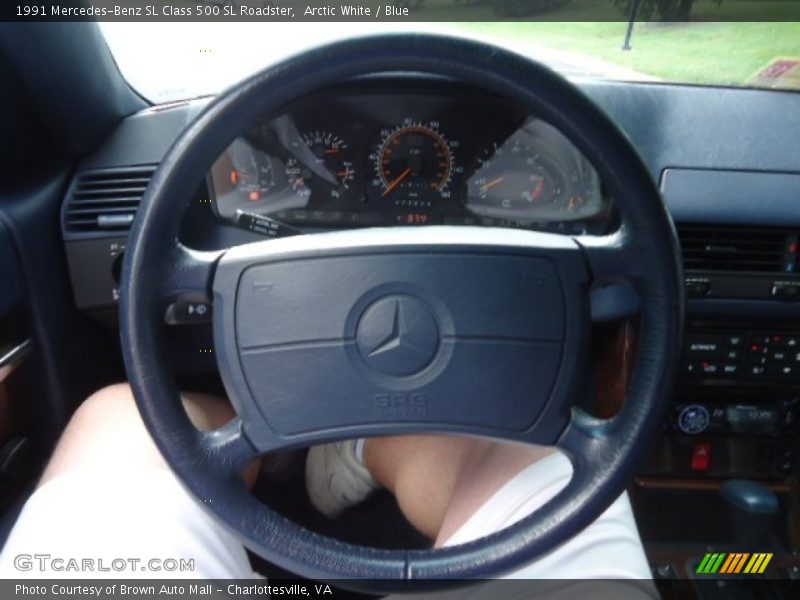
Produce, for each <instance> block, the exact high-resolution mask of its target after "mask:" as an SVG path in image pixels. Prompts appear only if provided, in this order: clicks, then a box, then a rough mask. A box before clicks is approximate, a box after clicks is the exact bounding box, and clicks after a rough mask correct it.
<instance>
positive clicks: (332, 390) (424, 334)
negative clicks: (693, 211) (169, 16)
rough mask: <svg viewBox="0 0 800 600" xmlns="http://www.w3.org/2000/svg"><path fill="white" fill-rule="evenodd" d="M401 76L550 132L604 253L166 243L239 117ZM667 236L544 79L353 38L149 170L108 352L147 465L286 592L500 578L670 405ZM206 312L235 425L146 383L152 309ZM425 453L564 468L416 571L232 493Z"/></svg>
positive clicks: (568, 531) (676, 263) (403, 43)
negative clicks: (405, 450) (268, 480)
mask: <svg viewBox="0 0 800 600" xmlns="http://www.w3.org/2000/svg"><path fill="white" fill-rule="evenodd" d="M384 73H395V74H398V73H403V74H409V73H412V74H420V75H422V76H428V77H430V76H434V77H438V78H441V79H442V81H443V82H444V83H443V85H447V84H446V81H447V80H456V81H459V82H463V83H466V84H472V85H474V86H476V87H478V88H482V89H485V90H487V91H489V92H493V93H495V94H497V95H499V96H502V97H505V98H508V99H510V100H511V101H514V102H516V103H518V104H519V105H520V106H521V107H523V108H526V109H528V111H529V112H530V114H531V115H534V116H536V117H538V118H541V119H544V120H546V121H547V122H549V123H550V124H551V125H553V126H554V127H556V128H557V129H559V130H560V131H561V132H562V133H563V134H564V135H566V136H567V138H569V139H570V140H571V141H572V142H573V143H574V144H575V145H576V146H577V148H578V149H580V150H581V151H582V152H583V154H584V155H585V156H586V158H587V159H588V160H589V161H590V162H591V163H592V164H593V165H594V167H595V168H596V170H597V172H598V173H599V175H600V177H601V179H602V180H603V181H604V183H605V185H606V186H607V189H608V191H609V192H610V193H611V195H612V196H613V198H614V200H615V203H616V208H617V210H618V211H619V214H620V222H621V225H620V227H619V228H618V229H617V230H616V231H615V232H614V233H613V234H609V235H605V236H577V237H569V236H560V235H553V234H545V233H537V232H533V231H523V230H507V229H499V228H477V227H467V226H460V227H446V226H441V227H439V226H427V227H418V228H403V227H395V228H385V229H363V230H355V231H338V232H331V233H323V234H315V235H303V236H296V237H291V238H282V239H277V240H269V241H263V242H257V243H252V244H247V245H243V246H239V247H235V248H232V249H229V250H227V251H224V252H198V251H193V250H191V249H188V248H186V247H184V246H183V245H181V244H180V243H179V242H178V241H177V233H178V229H179V224H180V223H181V219H182V215H183V213H184V211H185V209H186V207H187V205H188V203H189V201H190V199H191V191H192V190H194V189H195V188H196V186H197V184H198V181H199V180H201V179H202V177H203V176H204V174H205V173H206V172H207V171H208V169H209V168H210V166H211V164H212V163H213V161H214V160H215V159H216V158H217V157H218V156H219V155H220V154H221V153H222V152H223V151H224V150H225V148H226V147H227V146H228V145H229V144H230V143H231V142H232V141H233V139H234V138H235V137H236V136H238V135H240V134H242V133H243V132H244V131H245V130H246V128H247V127H248V126H250V125H252V124H253V123H254V122H256V120H257V119H260V118H265V117H269V116H275V115H277V114H279V113H280V111H281V110H283V109H285V108H286V107H287V106H288V105H289V103H291V102H292V101H293V100H295V99H298V98H300V97H302V96H305V95H307V94H309V93H312V92H314V91H315V90H318V89H321V88H324V87H326V86H329V85H332V84H336V83H337V82H342V81H344V80H348V79H352V78H356V77H360V76H369V75H376V74H384ZM682 281H683V279H682V274H681V266H680V260H679V250H678V244H677V240H676V236H675V231H674V227H673V224H672V221H671V219H670V217H669V215H668V213H667V211H666V209H665V206H664V204H663V202H662V200H661V198H660V196H659V193H658V191H657V189H656V187H655V185H654V182H653V180H652V178H651V176H650V175H649V173H648V171H647V169H646V167H645V165H644V164H643V162H642V160H641V159H640V157H639V155H638V154H637V153H636V151H635V150H634V148H633V147H632V145H631V143H630V142H629V141H628V139H627V138H626V137H625V135H624V134H623V133H621V131H620V130H619V129H618V128H617V127H616V126H615V125H614V124H613V123H612V122H611V121H610V120H609V118H608V117H607V116H606V115H605V114H604V113H603V112H601V111H600V110H599V109H598V108H597V107H596V106H595V105H594V104H593V103H592V102H591V101H590V100H589V99H588V98H587V97H585V96H584V95H583V94H582V93H581V92H580V91H579V90H578V89H577V88H575V87H574V86H573V85H572V84H570V83H569V82H567V81H566V80H564V79H563V78H561V77H560V76H558V75H556V74H555V73H553V72H552V71H550V70H549V69H547V68H546V67H544V66H542V65H540V64H537V63H535V62H532V61H530V60H529V59H527V58H524V57H522V56H519V55H516V54H513V53H510V52H507V51H505V50H502V49H500V48H495V47H492V46H489V45H486V44H483V43H477V42H474V41H467V40H462V39H456V38H449V37H439V36H431V35H416V34H415V35H391V36H379V37H371V38H361V39H354V40H350V41H345V42H341V43H336V44H333V45H329V46H326V47H323V48H320V49H315V50H312V51H309V52H306V53H304V54H301V55H299V56H296V57H294V58H292V59H289V60H287V61H285V62H282V63H281V64H278V65H276V66H274V67H271V68H269V69H267V70H265V71H263V72H261V73H259V74H257V75H255V76H253V77H251V78H250V79H248V80H246V81H244V82H243V83H241V84H239V85H236V86H235V87H234V88H233V89H231V90H229V91H227V92H226V93H224V94H222V95H220V96H218V97H217V98H216V99H215V100H214V101H213V102H211V103H210V104H209V105H208V107H207V108H206V109H205V110H204V111H203V112H202V113H201V114H200V115H199V116H198V117H197V118H196V120H195V121H194V122H193V123H192V124H191V125H190V126H188V127H187V129H186V130H185V131H184V132H183V133H182V135H181V136H180V137H179V138H178V139H177V141H176V142H175V143H174V144H173V146H172V147H171V149H170V150H169V152H168V154H167V156H166V157H165V158H164V160H163V162H162V163H161V165H160V166H159V168H158V170H157V172H156V173H155V175H154V177H153V179H152V181H151V183H150V186H149V188H148V191H147V193H146V195H145V197H144V199H143V201H142V204H141V207H140V209H139V211H138V214H137V216H136V219H135V221H134V223H133V227H132V229H131V232H130V240H129V243H128V249H127V252H126V255H125V262H124V267H123V271H122V296H121V302H120V316H121V334H122V347H123V350H124V358H125V365H126V368H127V372H128V375H129V377H130V382H131V385H132V387H133V392H134V395H135V397H136V401H137V404H138V406H139V409H140V411H141V414H142V416H143V418H144V421H145V424H146V425H147V428H148V429H149V431H150V433H151V434H152V436H153V438H154V440H155V442H156V444H157V445H158V447H159V449H160V451H161V452H162V454H163V455H164V457H165V458H166V460H167V461H168V463H169V465H170V466H171V468H172V469H173V470H174V471H175V473H176V474H177V476H178V477H179V478H180V479H181V480H182V481H183V482H184V484H185V485H186V486H187V487H188V489H189V490H190V491H191V492H192V493H193V494H194V496H195V497H196V498H197V500H198V501H202V503H203V506H205V507H207V508H208V509H209V510H210V511H211V513H212V514H213V515H215V516H216V517H217V519H218V520H220V521H221V522H222V523H223V524H224V525H226V526H227V527H228V528H229V529H230V530H232V531H233V532H235V533H236V534H237V535H238V536H239V537H240V538H241V540H242V541H243V542H244V543H245V545H247V546H248V547H249V548H250V549H251V550H252V551H254V552H255V553H257V554H259V555H260V556H262V557H263V558H265V559H266V560H269V561H271V562H273V563H274V564H277V565H279V566H281V567H283V568H285V569H288V570H290V571H292V572H294V573H296V574H298V575H301V576H303V577H308V578H312V579H323V580H324V579H349V580H354V579H364V580H368V581H369V583H368V584H367V583H365V585H364V587H367V588H369V589H370V591H376V592H377V591H389V590H396V589H398V588H401V587H403V586H404V585H407V584H408V582H409V581H410V580H433V579H442V578H459V579H462V578H463V579H468V578H483V577H495V576H500V575H502V574H503V573H506V572H508V571H509V570H510V569H512V568H514V567H515V566H519V565H521V564H522V563H525V562H527V561H531V560H532V559H534V558H536V557H538V556H540V555H541V554H543V553H545V552H547V551H548V550H550V549H552V548H554V547H555V546H557V545H558V544H560V543H562V542H564V541H566V540H568V539H569V538H570V537H572V536H574V535H575V534H577V533H578V532H580V531H581V530H582V529H583V528H585V527H586V526H587V525H589V524H590V523H591V522H592V521H593V520H594V519H596V518H597V517H598V516H599V515H600V514H601V513H602V512H603V511H604V510H605V509H606V508H607V507H608V506H609V505H610V504H611V503H612V502H613V501H614V499H616V498H617V497H618V496H619V494H621V493H622V491H623V490H624V488H625V485H626V484H627V483H628V481H629V480H630V478H631V477H632V476H633V474H634V470H635V468H636V466H637V464H638V463H639V460H640V458H642V455H643V453H644V452H645V450H646V448H647V445H648V442H649V441H650V439H651V437H652V436H653V435H654V433H655V431H656V430H657V428H658V426H659V425H660V422H661V419H662V417H663V414H664V412H665V409H666V407H667V405H668V402H669V400H670V391H671V387H672V382H673V379H674V377H675V375H676V371H677V361H678V353H679V347H680V342H681V340H680V337H681V334H680V332H681V330H682V324H683V289H682ZM606 282H627V283H628V284H629V285H631V286H633V287H634V289H635V290H636V291H637V293H638V295H639V298H640V303H641V313H640V320H641V321H640V339H639V346H638V357H637V360H636V365H635V368H634V372H633V374H632V378H631V383H630V386H629V389H628V393H627V398H626V400H625V403H624V406H623V407H622V409H621V410H620V412H619V413H618V414H617V415H616V416H615V417H614V418H612V419H608V420H599V419H596V418H593V417H591V416H590V415H588V414H587V413H585V412H583V411H582V410H580V409H578V408H576V407H575V405H576V404H578V403H579V401H580V400H581V398H582V396H583V395H584V394H587V393H588V392H587V391H586V386H585V385H583V383H584V382H585V378H586V375H587V372H588V370H589V360H588V346H589V343H588V342H589V336H590V325H591V317H590V302H589V293H590V288H591V287H592V286H593V285H601V284H603V283H606ZM179 298H181V299H195V300H204V301H207V302H212V304H213V330H214V351H215V353H216V358H217V362H218V368H219V371H220V374H221V376H222V379H223V382H224V384H225V387H226V390H227V393H228V394H229V397H230V400H231V402H232V403H233V405H234V408H235V409H236V413H237V417H236V418H235V419H234V420H233V421H231V422H230V423H229V424H228V425H226V426H224V427H222V428H221V429H218V430H216V431H212V432H204V433H201V432H198V431H197V430H196V429H195V428H194V427H193V426H192V425H191V423H190V422H189V420H188V418H187V416H186V414H185V412H184V410H183V408H182V405H181V402H180V397H179V392H178V389H177V386H176V384H175V381H174V379H173V377H172V374H171V373H170V370H169V368H168V364H169V361H168V359H167V355H166V350H165V344H164V340H163V337H164V313H165V308H166V307H167V306H168V305H169V304H170V303H171V302H173V301H175V300H176V299H179ZM421 432H443V433H453V434H466V435H473V436H485V437H491V438H497V439H502V440H513V441H517V442H527V443H535V444H545V445H554V446H556V447H558V448H559V449H560V450H561V451H562V452H564V453H565V454H566V455H567V456H568V457H569V459H570V461H571V462H572V465H573V477H572V479H571V481H570V483H569V484H568V485H567V486H566V487H565V488H564V489H563V490H562V491H561V492H560V493H559V494H558V495H557V496H556V497H555V498H554V499H553V500H552V501H551V502H549V503H548V504H547V505H546V506H545V507H543V508H542V509H541V510H538V511H536V512H535V513H534V514H532V515H530V516H528V517H527V518H525V519H523V520H521V521H520V522H518V523H516V524H515V525H513V526H511V527H508V528H506V529H504V530H502V531H498V532H496V533H494V534H492V535H490V536H487V537H485V538H482V539H480V540H477V541H474V542H471V543H468V544H464V545H460V546H455V547H447V548H442V549H436V550H424V551H422V550H405V551H399V550H385V549H377V548H368V547H361V546H356V545H351V544H347V543H344V542H341V541H338V540H334V539H330V538H327V537H325V536H322V535H320V534H318V533H315V532H312V531H309V530H307V529H305V528H303V527H302V526H300V525H298V524H296V523H294V522H292V521H290V520H288V519H287V518H285V517H284V516H282V515H280V514H278V513H277V512H275V511H273V510H271V509H270V508H269V507H267V506H264V505H263V504H261V503H260V502H258V501H257V500H256V499H255V498H254V497H252V495H251V494H250V493H249V492H248V491H247V489H246V487H245V485H244V483H243V482H242V478H241V476H240V475H241V472H242V470H243V468H244V467H245V465H247V464H248V463H249V461H251V460H252V459H253V458H254V457H256V456H258V455H260V454H262V453H265V452H269V451H274V450H280V449H286V448H291V447H300V446H309V445H313V444H320V443H323V442H327V441H332V440H338V439H345V438H356V437H363V436H376V435H386V434H400V433H421Z"/></svg>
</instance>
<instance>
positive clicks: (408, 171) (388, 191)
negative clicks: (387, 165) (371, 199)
mask: <svg viewBox="0 0 800 600" xmlns="http://www.w3.org/2000/svg"><path fill="white" fill-rule="evenodd" d="M410 174H411V167H408V168H407V169H406V170H405V171H403V172H402V173H400V175H398V176H397V177H395V178H394V180H392V182H391V183H390V184H389V185H387V186H386V189H385V190H383V196H384V197H386V196H388V195H389V194H391V193H392V190H394V188H396V187H397V186H398V185H400V183H401V182H402V181H403V179H405V178H406V177H408V176H409V175H410Z"/></svg>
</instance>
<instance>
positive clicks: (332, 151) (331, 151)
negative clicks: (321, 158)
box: [325, 148, 339, 154]
mask: <svg viewBox="0 0 800 600" xmlns="http://www.w3.org/2000/svg"><path fill="white" fill-rule="evenodd" d="M325 154H339V149H338V148H326V149H325Z"/></svg>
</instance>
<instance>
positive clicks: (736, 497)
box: [720, 479, 779, 552]
mask: <svg viewBox="0 0 800 600" xmlns="http://www.w3.org/2000/svg"><path fill="white" fill-rule="evenodd" d="M720 493H721V494H722V497H723V499H724V500H725V502H726V503H727V505H728V514H729V518H730V522H731V527H732V529H733V533H734V539H735V542H736V543H737V544H739V545H741V549H742V550H743V551H748V552H752V551H753V550H759V549H761V548H764V547H765V546H766V545H767V544H768V543H769V540H768V535H769V529H770V526H771V525H772V522H773V521H774V520H775V517H776V516H777V515H778V508H779V505H778V497H777V496H776V495H775V494H774V493H773V492H772V491H771V490H770V489H768V488H767V487H766V486H764V485H762V484H760V483H756V482H755V481H750V480H747V479H732V480H730V481H727V482H725V483H724V484H722V486H721V487H720Z"/></svg>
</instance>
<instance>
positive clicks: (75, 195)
mask: <svg viewBox="0 0 800 600" xmlns="http://www.w3.org/2000/svg"><path fill="white" fill-rule="evenodd" d="M155 170H156V165H143V166H140V167H126V168H121V169H104V170H102V171H100V170H98V171H82V172H80V173H79V174H78V176H77V177H76V179H75V182H74V183H73V186H72V190H71V191H72V193H71V195H70V197H69V198H68V200H67V208H66V212H65V214H64V225H65V228H66V230H67V231H69V232H98V231H99V232H104V231H108V232H109V233H112V232H119V231H127V230H128V229H130V226H131V222H132V221H133V217H134V216H135V215H136V209H137V208H138V207H139V202H140V201H141V199H142V196H143V195H144V191H145V189H147V184H148V183H150V178H151V177H152V176H153V172H154V171H155Z"/></svg>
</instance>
